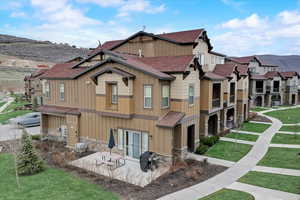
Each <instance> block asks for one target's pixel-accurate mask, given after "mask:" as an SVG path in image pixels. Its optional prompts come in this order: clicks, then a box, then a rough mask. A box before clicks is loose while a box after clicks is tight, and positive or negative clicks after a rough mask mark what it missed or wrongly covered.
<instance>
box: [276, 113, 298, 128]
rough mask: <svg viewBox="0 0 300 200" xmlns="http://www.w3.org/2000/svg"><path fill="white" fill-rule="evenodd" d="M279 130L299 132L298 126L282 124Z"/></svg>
mask: <svg viewBox="0 0 300 200" xmlns="http://www.w3.org/2000/svg"><path fill="white" fill-rule="evenodd" d="M299 115H300V114H299ZM280 131H287V132H300V126H282V127H281V129H280Z"/></svg>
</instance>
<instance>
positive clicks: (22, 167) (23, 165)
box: [17, 131, 45, 175]
mask: <svg viewBox="0 0 300 200" xmlns="http://www.w3.org/2000/svg"><path fill="white" fill-rule="evenodd" d="M21 142H22V148H21V152H20V153H19V154H18V156H17V168H18V174H19V175H32V174H36V173H39V172H41V171H43V170H44V168H45V167H44V162H43V161H42V159H40V157H39V156H38V154H37V152H36V151H35V149H34V147H33V145H32V139H31V137H30V136H29V135H28V134H27V133H26V132H25V131H23V135H22V139H21Z"/></svg>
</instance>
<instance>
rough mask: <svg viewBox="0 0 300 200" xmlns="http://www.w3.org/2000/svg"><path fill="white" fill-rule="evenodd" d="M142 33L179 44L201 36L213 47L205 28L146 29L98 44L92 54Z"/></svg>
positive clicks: (193, 40)
mask: <svg viewBox="0 0 300 200" xmlns="http://www.w3.org/2000/svg"><path fill="white" fill-rule="evenodd" d="M142 35H145V36H149V37H152V38H156V39H160V40H164V41H168V42H171V43H175V44H179V45H185V44H194V43H195V41H196V40H197V38H201V39H203V40H204V41H205V42H207V44H208V46H209V50H211V49H212V46H211V44H210V40H209V39H208V37H207V34H206V31H205V30H204V29H195V30H188V31H179V32H171V33H163V34H153V33H148V32H144V31H139V32H137V33H135V34H133V35H131V36H130V37H128V38H127V39H124V40H111V41H107V42H105V43H104V44H103V45H101V46H98V47H97V48H96V49H95V50H93V51H92V52H91V53H90V54H93V53H95V52H97V51H99V50H113V49H115V48H117V47H119V46H121V45H122V44H124V43H126V42H127V41H129V40H131V39H133V38H135V37H137V36H142Z"/></svg>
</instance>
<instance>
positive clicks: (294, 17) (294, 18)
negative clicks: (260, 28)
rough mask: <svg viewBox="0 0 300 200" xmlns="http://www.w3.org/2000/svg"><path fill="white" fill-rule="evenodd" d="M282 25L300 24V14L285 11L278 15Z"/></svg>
mask: <svg viewBox="0 0 300 200" xmlns="http://www.w3.org/2000/svg"><path fill="white" fill-rule="evenodd" d="M278 16H279V18H280V21H281V23H283V24H297V23H300V13H299V12H298V11H287V10H285V11H283V12H281V13H279V14H278Z"/></svg>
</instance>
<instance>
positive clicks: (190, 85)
mask: <svg viewBox="0 0 300 200" xmlns="http://www.w3.org/2000/svg"><path fill="white" fill-rule="evenodd" d="M190 88H193V96H190ZM190 97H193V100H192V102H191V101H190V100H191V99H190ZM188 103H189V105H190V106H192V105H194V104H195V85H194V84H189V87H188Z"/></svg>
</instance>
